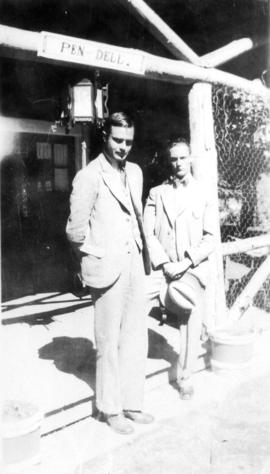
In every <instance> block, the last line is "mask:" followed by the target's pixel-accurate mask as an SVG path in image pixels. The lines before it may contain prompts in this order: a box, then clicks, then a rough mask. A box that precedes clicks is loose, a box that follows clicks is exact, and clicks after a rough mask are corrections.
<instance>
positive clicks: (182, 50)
mask: <svg viewBox="0 0 270 474" xmlns="http://www.w3.org/2000/svg"><path fill="white" fill-rule="evenodd" d="M120 2H121V4H122V5H123V6H124V7H125V8H127V9H128V10H129V11H131V13H133V15H134V16H135V17H136V18H137V20H138V21H139V22H140V23H142V24H143V25H144V26H145V25H146V26H147V27H148V29H149V30H150V31H151V33H152V34H153V35H154V37H155V38H156V39H157V40H158V41H159V42H160V43H161V44H162V45H163V46H165V48H166V49H167V50H168V51H170V52H171V53H172V54H173V56H174V57H175V58H177V59H184V60H185V61H188V62H191V63H193V64H198V65H202V62H201V60H200V57H199V56H198V55H197V54H196V53H195V52H194V51H193V50H192V49H191V48H190V47H189V46H188V45H187V44H186V43H185V42H184V41H183V40H182V39H181V38H180V36H178V35H177V34H176V33H175V32H174V31H173V30H172V28H170V27H169V26H168V25H167V23H166V22H165V21H163V20H162V18H160V16H159V15H158V14H157V13H155V12H154V10H152V8H150V7H149V5H147V3H145V2H144V1H143V0H120Z"/></svg>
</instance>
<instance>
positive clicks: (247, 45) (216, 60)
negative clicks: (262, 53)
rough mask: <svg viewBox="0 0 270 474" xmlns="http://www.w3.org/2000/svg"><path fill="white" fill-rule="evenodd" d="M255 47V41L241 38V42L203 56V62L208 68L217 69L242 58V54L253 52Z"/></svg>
mask: <svg viewBox="0 0 270 474" xmlns="http://www.w3.org/2000/svg"><path fill="white" fill-rule="evenodd" d="M253 47H254V44H253V41H252V40H251V39H250V38H241V39H239V40H235V41H232V42H231V43H229V44H227V45H226V46H223V47H222V48H218V49H216V50H215V51H212V52H211V53H207V54H204V55H203V56H201V57H200V58H201V61H202V62H203V64H204V65H206V66H207V67H217V66H220V65H221V64H224V63H226V62H228V61H231V60H232V59H234V58H236V57H237V56H240V54H242V53H245V52H246V51H249V50H251V49H252V48H253Z"/></svg>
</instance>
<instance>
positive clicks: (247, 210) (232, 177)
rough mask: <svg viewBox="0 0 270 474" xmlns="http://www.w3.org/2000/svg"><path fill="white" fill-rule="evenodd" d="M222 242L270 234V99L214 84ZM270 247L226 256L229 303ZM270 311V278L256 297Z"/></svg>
mask: <svg viewBox="0 0 270 474" xmlns="http://www.w3.org/2000/svg"><path fill="white" fill-rule="evenodd" d="M212 102H213V114H214V124H215V139H216V147H217V153H218V176H219V182H218V187H219V206H220V225H221V238H222V242H228V241H230V240H235V239H244V238H247V237H255V236H259V235H262V234H266V233H268V234H270V103H269V101H267V100H266V99H263V98H262V97H260V96H257V95H256V96H255V95H253V94H249V93H246V92H244V91H242V90H238V89H232V88H229V87H224V86H222V87H221V86H216V87H214V88H213V94H212ZM269 251H270V249H269V248H268V247H267V248H264V249H258V250H257V251H253V252H245V253H238V254H235V255H230V256H228V257H225V259H224V270H225V288H226V301H227V305H228V307H231V306H232V304H233V303H234V301H235V300H236V298H237V296H238V295H239V294H240V293H241V291H242V290H243V288H244V287H245V286H246V284H247V282H248V281H249V280H250V278H251V277H252V275H253V274H254V273H255V272H256V270H257V268H258V267H259V266H260V264H261V263H262V261H263V260H264V259H265V258H266V256H267V255H268V254H269ZM253 303H254V304H256V306H258V307H261V308H263V309H265V310H268V311H270V278H269V279H268V280H267V281H266V282H265V283H264V284H263V287H262V288H261V289H260V290H259V292H258V293H257V294H256V296H255V297H254V301H253Z"/></svg>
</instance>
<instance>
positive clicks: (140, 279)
mask: <svg viewBox="0 0 270 474" xmlns="http://www.w3.org/2000/svg"><path fill="white" fill-rule="evenodd" d="M144 279H145V274H144V268H143V260H142V254H141V253H140V252H139V251H138V249H137V246H136V245H135V243H134V246H133V248H132V250H131V251H130V253H127V255H126V261H125V265H124V267H123V270H122V273H121V275H120V277H119V279H118V280H117V281H116V282H115V283H114V285H113V286H112V287H110V288H109V289H107V290H106V291H96V290H95V291H93V294H92V296H93V300H94V306H95V340H96V349H97V362H96V406H97V408H98V410H100V411H101V412H103V413H106V414H117V413H120V412H121V411H122V410H123V409H124V410H141V409H142V403H143V392H144V380H145V363H146V357H147V326H146V315H147V309H146V296H145V287H144V281H145V280H144Z"/></svg>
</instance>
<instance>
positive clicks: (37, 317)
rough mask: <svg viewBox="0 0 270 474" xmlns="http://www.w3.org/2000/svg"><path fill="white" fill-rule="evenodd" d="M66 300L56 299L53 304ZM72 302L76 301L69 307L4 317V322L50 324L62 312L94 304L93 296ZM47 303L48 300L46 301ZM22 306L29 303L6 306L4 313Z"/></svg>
mask: <svg viewBox="0 0 270 474" xmlns="http://www.w3.org/2000/svg"><path fill="white" fill-rule="evenodd" d="M53 296H54V297H55V296H56V295H55V294H54V295H52V297H53ZM64 302H65V301H63V300H62V301H59V302H57V301H56V302H53V304H57V303H60V304H61V303H62V304H63V303H64ZM72 302H74V304H72V305H71V306H68V307H64V308H63V307H62V308H56V309H52V310H50V311H41V312H39V313H32V314H25V315H22V316H18V317H14V318H8V317H7V318H5V317H2V324H4V325H11V324H17V323H27V324H29V326H37V325H44V326H48V325H49V324H51V323H53V322H54V319H53V318H54V317H55V316H60V315H62V314H65V315H67V314H69V313H73V312H74V311H76V310H78V309H81V308H85V307H88V306H90V305H91V304H92V301H91V298H86V299H81V300H80V299H78V300H72ZM51 303H52V302H51ZM30 304H31V305H32V304H39V305H41V304H43V301H42V298H40V299H39V300H35V301H34V303H33V302H31V303H30ZM45 304H47V302H45ZM20 306H22V307H25V306H27V304H25V303H22V304H21V305H18V304H17V305H16V304H15V305H14V306H8V307H6V308H4V310H3V314H5V311H8V310H10V309H14V308H18V307H20Z"/></svg>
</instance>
